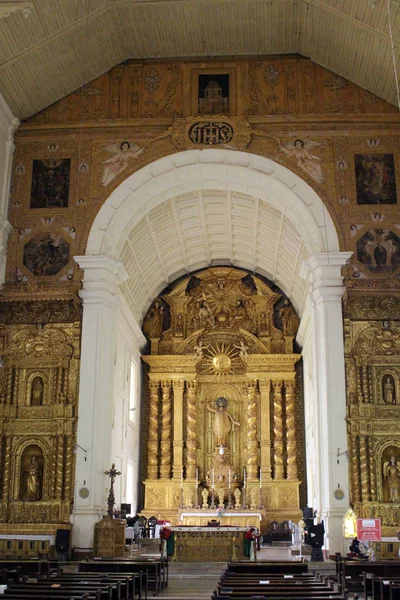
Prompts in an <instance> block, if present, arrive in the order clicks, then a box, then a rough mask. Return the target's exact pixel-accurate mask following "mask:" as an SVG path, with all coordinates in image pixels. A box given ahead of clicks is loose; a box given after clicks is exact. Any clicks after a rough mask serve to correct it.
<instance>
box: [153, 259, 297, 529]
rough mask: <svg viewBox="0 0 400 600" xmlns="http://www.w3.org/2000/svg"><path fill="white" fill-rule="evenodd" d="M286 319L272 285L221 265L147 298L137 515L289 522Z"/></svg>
mask: <svg viewBox="0 0 400 600" xmlns="http://www.w3.org/2000/svg"><path fill="white" fill-rule="evenodd" d="M298 324H299V321H298V317H297V315H296V312H295V310H294V308H293V306H291V304H290V303H289V301H288V299H287V298H286V297H285V296H284V294H283V293H282V292H280V291H279V290H277V288H274V289H272V288H271V287H270V286H269V285H268V284H267V283H266V281H265V280H263V279H261V278H260V277H258V276H256V275H254V274H250V273H248V272H246V271H243V270H240V269H235V268H231V267H213V268H209V269H206V270H204V271H201V272H197V273H196V274H195V275H191V276H189V277H186V278H185V279H183V280H182V281H180V282H179V283H178V284H176V286H175V287H174V288H173V289H168V291H166V292H165V293H164V294H162V295H161V296H160V297H159V298H157V299H156V300H155V301H154V303H153V305H152V306H151V307H150V309H149V311H148V313H147V315H146V317H145V320H144V325H143V331H144V333H145V334H146V335H147V337H148V338H149V340H150V347H151V353H150V354H148V355H145V356H143V357H142V358H143V360H144V362H145V363H146V364H147V365H148V379H147V395H146V396H147V397H146V402H145V411H144V417H145V424H144V432H145V436H147V437H145V444H144V448H143V456H142V472H143V474H144V477H143V490H144V498H143V504H144V509H143V510H142V514H144V515H145V516H146V517H150V516H155V517H157V518H159V519H167V520H169V521H170V522H171V523H172V524H173V525H180V524H188V525H189V524H190V525H203V524H206V523H207V521H208V520H209V516H208V515H207V517H205V516H204V515H205V514H207V513H211V515H212V517H214V518H215V516H216V515H217V514H218V513H221V514H223V513H225V512H229V513H230V517H229V523H228V524H229V525H237V526H246V525H250V524H251V525H253V526H256V527H258V528H259V529H263V528H264V527H266V526H267V525H268V523H270V522H271V521H278V522H282V521H285V520H289V519H292V520H293V521H295V522H297V521H298V520H299V519H300V517H301V511H300V505H301V499H300V497H301V486H302V485H303V489H304V483H303V480H304V479H305V467H304V422H303V418H304V417H303V415H304V410H303V398H302V379H301V367H300V366H299V364H298V361H299V359H300V354H297V353H296V352H294V338H295V335H296V333H297V328H298ZM303 502H304V504H305V501H304V499H303ZM248 511H249V512H250V513H253V514H255V513H256V514H257V515H260V516H257V518H256V522H254V523H253V522H249V513H248ZM189 514H190V516H188V515H189ZM182 515H184V516H183V517H182ZM223 520H224V521H225V523H226V522H227V521H226V520H225V518H223ZM251 520H254V518H253V517H251Z"/></svg>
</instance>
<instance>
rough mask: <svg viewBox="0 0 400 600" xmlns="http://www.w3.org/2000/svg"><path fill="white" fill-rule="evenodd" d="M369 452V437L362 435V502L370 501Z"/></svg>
mask: <svg viewBox="0 0 400 600" xmlns="http://www.w3.org/2000/svg"><path fill="white" fill-rule="evenodd" d="M368 467H369V465H368V453H367V438H366V436H365V435H361V436H360V471H361V498H362V502H368V501H369V477H368V471H369V469H368Z"/></svg>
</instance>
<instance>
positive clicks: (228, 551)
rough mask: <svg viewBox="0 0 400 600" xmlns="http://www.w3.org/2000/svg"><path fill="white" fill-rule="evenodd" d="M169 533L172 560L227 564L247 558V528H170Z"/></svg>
mask: <svg viewBox="0 0 400 600" xmlns="http://www.w3.org/2000/svg"><path fill="white" fill-rule="evenodd" d="M171 531H172V535H173V536H174V553H173V555H172V560H177V561H183V562H185V561H190V560H195V561H197V562H201V561H204V562H213V561H215V562H225V561H227V562H228V561H231V560H246V558H249V556H247V555H246V554H245V537H244V536H245V534H246V531H247V527H171ZM253 545H254V544H253ZM253 552H254V548H253ZM254 558H255V556H254Z"/></svg>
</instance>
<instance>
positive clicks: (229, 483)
mask: <svg viewBox="0 0 400 600" xmlns="http://www.w3.org/2000/svg"><path fill="white" fill-rule="evenodd" d="M228 487H229V489H231V468H230V467H229V469H228Z"/></svg>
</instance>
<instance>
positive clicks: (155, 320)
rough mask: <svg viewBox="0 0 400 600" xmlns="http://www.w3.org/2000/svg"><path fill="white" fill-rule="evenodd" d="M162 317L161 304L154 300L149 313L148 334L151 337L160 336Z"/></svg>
mask: <svg viewBox="0 0 400 600" xmlns="http://www.w3.org/2000/svg"><path fill="white" fill-rule="evenodd" d="M163 317H164V309H163V307H162V306H161V304H160V302H159V301H158V300H156V301H155V302H154V306H153V310H152V311H151V315H150V323H149V325H150V328H149V335H150V337H151V338H159V337H161V333H162V329H163Z"/></svg>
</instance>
